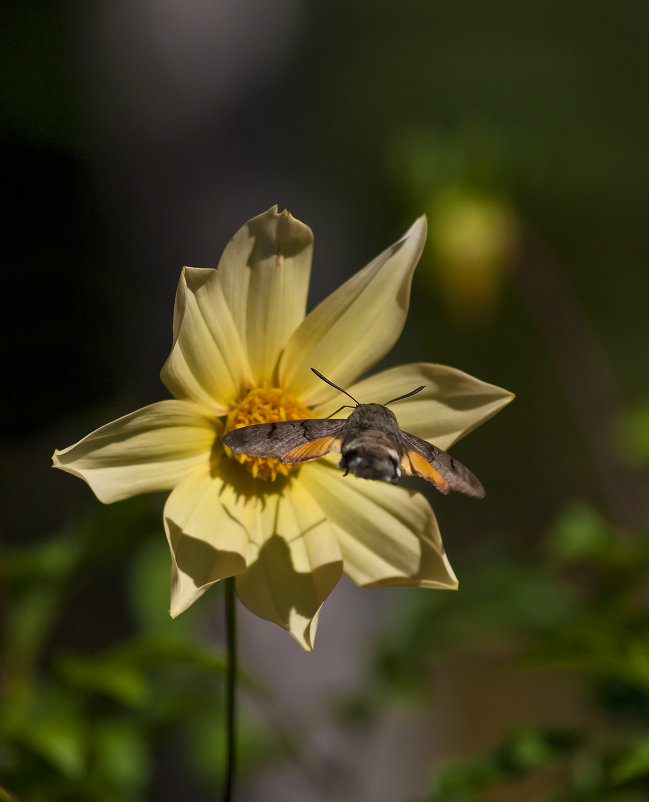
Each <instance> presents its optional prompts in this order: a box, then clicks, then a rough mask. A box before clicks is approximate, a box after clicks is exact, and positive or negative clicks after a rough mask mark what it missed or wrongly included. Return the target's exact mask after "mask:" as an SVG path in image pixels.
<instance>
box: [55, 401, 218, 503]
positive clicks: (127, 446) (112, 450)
mask: <svg viewBox="0 0 649 802" xmlns="http://www.w3.org/2000/svg"><path fill="white" fill-rule="evenodd" d="M220 428H221V427H220V424H219V423H218V422H217V421H216V420H215V419H214V418H213V417H212V416H211V415H210V414H209V411H208V410H206V409H205V407H202V406H200V405H199V404H194V403H193V402H191V401H160V402H159V403H157V404H151V405H150V406H148V407H143V408H142V409H138V410H137V411H136V412H131V414H130V415H125V416H124V417H122V418H118V419H117V420H115V421H112V422H111V423H107V424H106V425H105V426H102V427H101V428H100V429H96V430H95V431H94V432H92V433H91V434H89V435H87V436H86V437H84V438H83V440H80V441H79V442H78V443H75V444H74V445H72V446H69V447H68V448H64V449H62V450H61V451H59V450H56V451H55V452H54V455H53V457H52V464H53V467H55V468H61V469H62V470H64V471H67V472H68V473H71V474H74V475H75V476H78V477H80V478H81V479H83V480H84V481H85V482H87V483H88V484H89V485H90V487H91V489H92V491H93V493H94V494H95V495H96V496H97V498H98V499H99V500H100V501H103V502H104V503H109V502H111V501H118V500H119V499H123V498H129V497H130V496H136V495H138V494H139V493H148V492H151V491H154V490H169V489H170V488H172V487H174V486H175V485H177V484H178V483H179V482H180V481H182V479H184V477H185V476H187V475H188V474H190V473H192V472H193V471H194V470H196V468H197V467H199V466H201V465H203V466H207V465H209V461H210V455H211V451H212V448H213V446H214V442H215V440H216V437H217V433H219V432H220Z"/></svg>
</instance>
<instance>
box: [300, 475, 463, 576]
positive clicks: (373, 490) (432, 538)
mask: <svg viewBox="0 0 649 802" xmlns="http://www.w3.org/2000/svg"><path fill="white" fill-rule="evenodd" d="M300 482H301V483H303V484H304V486H305V488H306V489H307V490H308V492H309V493H310V494H311V495H312V496H313V498H314V499H315V500H316V501H317V503H318V504H319V506H320V507H321V508H322V510H323V512H324V513H325V514H326V516H327V518H329V520H330V521H332V522H333V523H334V524H335V525H336V527H337V534H338V543H339V545H340V549H341V551H342V554H343V558H344V560H345V573H346V574H347V575H348V576H349V577H350V578H351V579H353V580H354V582H356V583H357V584H359V585H364V586H370V585H417V586H420V587H430V588H447V589H455V588H457V584H458V583H457V578H456V577H455V574H454V573H453V569H452V568H451V565H450V563H449V561H448V559H447V557H446V554H445V552H444V547H443V546H442V539H441V536H440V533H439V529H438V526H437V521H436V520H435V516H434V514H433V511H432V510H431V508H430V505H429V504H428V502H427V501H426V499H425V498H424V497H423V496H422V495H421V494H419V493H416V492H414V491H412V490H408V489H406V488H404V487H395V486H394V485H389V484H386V483H385V482H374V481H369V480H365V479H358V478H356V477H354V476H351V475H350V476H346V477H343V475H342V474H341V473H340V471H339V470H337V469H336V468H333V467H332V466H331V465H328V464H327V463H325V462H320V463H316V462H314V463H310V464H309V465H305V466H303V467H302V469H301V474H300Z"/></svg>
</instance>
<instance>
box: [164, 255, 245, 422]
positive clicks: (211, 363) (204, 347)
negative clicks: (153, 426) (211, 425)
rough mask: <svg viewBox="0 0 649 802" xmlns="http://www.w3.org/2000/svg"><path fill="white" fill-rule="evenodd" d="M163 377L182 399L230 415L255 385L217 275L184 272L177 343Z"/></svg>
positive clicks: (177, 311)
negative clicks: (244, 389)
mask: <svg viewBox="0 0 649 802" xmlns="http://www.w3.org/2000/svg"><path fill="white" fill-rule="evenodd" d="M160 377H161V379H162V381H163V382H164V384H165V386H166V387H167V389H168V390H169V391H170V392H171V393H172V395H174V396H175V397H176V398H183V399H190V400H192V401H199V402H201V403H203V404H205V405H206V406H208V407H210V408H211V409H213V410H214V412H215V413H216V414H218V415H224V414H225V413H227V411H228V407H229V405H230V404H231V403H232V402H233V401H234V400H235V399H236V398H237V397H238V396H239V394H240V392H241V386H242V384H251V379H250V368H249V366H248V360H247V358H246V354H245V351H244V348H243V345H242V343H241V338H240V337H239V332H238V331H237V327H236V326H235V323H234V319H233V317H232V313H231V311H230V308H229V306H228V304H227V303H226V300H225V295H224V294H223V288H222V287H221V284H220V282H219V280H218V278H217V273H216V270H211V269H207V268H199V267H184V268H183V271H182V274H181V276H180V281H179V282H178V291H177V293H176V304H175V308H174V344H173V346H172V349H171V353H170V354H169V357H168V358H167V361H166V362H165V364H164V365H163V368H162V371H161V373H160Z"/></svg>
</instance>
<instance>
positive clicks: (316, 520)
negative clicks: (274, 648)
mask: <svg viewBox="0 0 649 802" xmlns="http://www.w3.org/2000/svg"><path fill="white" fill-rule="evenodd" d="M263 514H264V520H263V523H262V527H263V529H264V531H263V532H262V531H261V528H260V531H259V536H260V540H259V541H258V545H259V547H260V548H259V552H258V555H257V558H256V560H255V561H254V562H253V563H252V564H251V565H250V567H249V568H248V570H247V571H245V572H244V573H242V574H239V576H237V593H238V595H239V598H240V599H241V601H242V602H243V603H244V604H245V605H246V607H247V608H248V609H249V610H251V611H252V612H253V613H255V614H256V615H258V616H260V617H261V618H266V619H268V620H269V621H274V622H275V623H276V624H279V625H280V626H281V627H284V628H285V629H287V630H288V631H289V632H290V633H291V635H292V636H293V637H294V638H295V639H296V640H297V641H298V643H300V645H301V646H303V647H304V648H305V649H311V648H313V643H314V640H315V633H316V628H317V621H318V615H319V612H320V608H321V607H322V604H323V603H324V601H325V599H326V598H327V596H328V595H329V593H331V591H332V590H333V588H334V586H335V585H336V583H337V582H338V580H339V579H340V575H341V574H342V556H341V554H340V550H339V548H338V544H337V542H336V539H335V537H334V533H333V527H332V526H331V525H330V523H329V522H328V521H327V520H326V518H325V516H324V515H323V513H322V510H321V509H320V507H319V506H318V505H317V504H316V503H315V502H314V500H313V498H312V497H311V496H310V495H309V493H307V492H306V490H305V489H304V487H303V486H302V483H301V481H300V479H299V478H298V479H297V480H291V482H290V483H289V484H287V485H286V488H285V490H284V492H283V493H282V494H281V496H279V497H276V498H274V499H272V502H271V503H268V504H267V506H266V508H265V510H264V513H263ZM261 538H263V539H261Z"/></svg>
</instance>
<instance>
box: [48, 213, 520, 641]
mask: <svg viewBox="0 0 649 802" xmlns="http://www.w3.org/2000/svg"><path fill="white" fill-rule="evenodd" d="M425 237H426V221H425V218H423V217H422V218H420V219H419V220H417V221H416V222H415V223H414V225H413V226H412V227H411V228H410V229H409V230H408V231H407V232H406V234H405V235H404V236H403V237H402V238H401V239H400V240H399V241H398V242H396V243H395V244H394V245H392V246H391V247H390V248H388V249H387V250H386V251H384V252H383V253H382V254H380V255H379V256H378V257H377V258H376V259H374V260H373V261H372V262H370V264H368V265H367V266H366V267H365V268H364V269H363V270H361V271H360V272H358V273H356V275H354V276H352V278H350V279H349V281H347V282H345V284H343V285H342V286H341V287H339V288H338V289H337V290H336V291H335V292H333V293H332V294H331V295H330V296H329V297H328V298H326V299H325V300H324V301H323V302H322V303H321V304H320V305H319V306H317V307H316V308H315V309H314V310H313V311H312V312H310V313H309V314H308V315H306V316H305V313H306V297H307V291H308V286H309V277H310V270H311V255H312V249H313V235H312V233H311V230H310V229H309V228H308V227H307V226H305V225H304V224H303V223H300V222H299V221H298V220H295V218H293V217H292V216H291V215H290V214H289V213H288V212H287V211H284V212H282V213H278V212H277V207H273V208H272V209H270V210H269V211H267V212H266V213H264V214H262V215H260V216H259V217H255V218H254V219H252V220H251V221H250V222H248V223H247V224H246V225H244V226H243V228H241V229H240V230H239V232H238V233H237V234H236V235H235V236H234V238H233V239H232V240H231V241H230V243H229V244H228V246H227V247H226V249H225V251H224V253H223V256H222V257H221V261H220V262H219V265H218V269H217V270H213V269H202V268H192V267H186V268H184V269H183V272H182V275H181V278H180V283H179V285H178V292H177V295H176V305H175V309H174V324H173V329H174V337H173V347H172V349H171V353H170V355H169V358H168V359H167V361H166V363H165V365H164V367H163V369H162V373H161V377H162V381H163V382H164V384H165V385H166V386H167V388H168V389H169V390H170V392H171V393H172V395H173V396H174V400H168V401H160V402H158V403H156V404H152V405H150V406H147V407H144V408H143V409H139V410H137V411H136V412H132V413H131V414H130V415H125V416H124V417H122V418H119V419H118V420H116V421H113V422H112V423H108V424H107V425H106V426H102V427H101V428H100V429H97V430H96V431H94V432H92V433H91V434H89V435H88V436H87V437H85V438H84V439H83V440H80V441H79V442H78V443H76V444H75V445H72V446H70V447H68V448H66V449H63V450H62V451H55V453H54V457H53V463H54V466H55V467H57V468H62V469H63V470H65V471H68V472H69V473H72V474H74V475H76V476H79V477H81V478H82V479H84V480H85V481H86V482H87V483H88V484H89V485H90V487H91V488H92V490H93V491H94V493H95V495H96V496H97V498H99V499H100V501H103V502H112V501H117V500H119V499H123V498H127V497H129V496H133V495H136V494H138V493H145V492H149V491H155V490H171V491H172V492H171V493H170V495H169V497H168V499H167V502H166V505H165V509H164V525H165V529H166V533H167V539H168V541H169V547H170V549H171V558H172V578H171V615H172V616H176V615H178V614H179V613H181V612H182V611H183V610H185V609H187V607H189V606H190V605H191V604H192V603H193V602H194V601H196V599H198V598H199V597H200V596H201V595H202V594H203V593H204V592H205V591H206V590H207V589H208V588H209V587H210V586H211V585H213V584H214V583H215V582H218V581H219V580H220V579H223V578H225V577H228V576H232V575H235V576H236V587H237V594H238V596H239V598H240V600H241V601H242V602H243V603H244V604H245V605H246V606H247V607H248V608H249V609H250V610H251V611H252V612H254V613H256V614H257V615H259V616H261V617H262V618H266V619H268V620H270V621H274V622H276V623H277V624H279V625H280V626H282V627H285V628H286V629H287V630H289V632H290V633H291V635H293V637H294V638H296V640H298V642H299V643H300V644H302V646H303V647H304V648H306V649H310V648H312V646H313V642H314V638H315V631H316V626H317V619H318V614H319V611H320V608H321V607H322V604H323V602H324V601H325V599H326V598H327V596H328V595H329V593H330V592H331V590H332V589H333V588H334V586H335V585H336V583H337V582H338V580H339V578H340V575H341V573H342V572H343V571H344V572H345V573H346V574H347V575H348V576H349V577H351V579H353V580H354V581H355V582H357V583H358V584H359V585H363V586H379V585H418V586H422V587H432V588H456V587H457V579H456V578H455V575H454V573H453V570H452V568H451V566H450V564H449V562H448V560H447V558H446V555H445V553H444V549H443V547H442V541H441V538H440V534H439V530H438V527H437V522H436V521H435V517H434V515H433V512H432V510H431V508H430V506H429V504H428V502H427V501H426V499H425V498H424V497H423V496H422V495H420V494H419V493H416V492H414V491H412V490H408V489H406V488H403V487H398V486H393V485H388V484H386V483H384V482H374V481H367V480H364V479H358V478H356V477H354V476H351V475H350V476H347V477H343V475H342V472H341V471H340V470H338V469H337V467H336V465H335V460H333V461H331V460H330V459H329V458H324V459H321V460H315V461H313V462H309V463H305V464H303V465H301V466H299V467H295V468H293V467H291V466H285V465H282V464H281V463H279V462H277V461H274V460H268V459H261V458H255V459H251V458H249V457H242V456H239V457H236V458H232V456H231V455H228V454H227V453H226V451H225V449H224V447H223V445H222V444H221V436H222V435H223V433H224V432H225V431H226V430H229V429H231V428H235V427H238V426H242V425H247V424H251V423H262V422H264V421H271V420H285V419H299V418H305V417H326V416H327V415H329V414H331V412H332V411H334V410H335V409H336V408H337V407H338V406H339V405H340V403H341V400H340V396H339V394H338V393H337V392H336V391H335V390H334V389H333V388H332V387H330V386H329V385H327V384H325V383H324V382H322V381H321V380H320V379H318V378H317V377H316V376H315V375H314V374H313V373H312V372H311V370H310V369H309V368H310V367H311V366H314V367H317V368H318V370H320V371H322V372H323V373H324V374H325V375H326V376H329V377H331V378H332V379H333V380H334V381H335V382H336V383H338V384H340V385H341V386H342V387H345V389H347V390H349V392H350V393H351V394H352V395H354V396H355V397H356V398H358V399H359V400H361V401H369V402H374V401H378V402H381V401H383V402H385V401H386V400H388V399H389V398H391V397H393V396H394V395H395V394H399V393H402V392H404V393H405V392H407V391H408V390H410V389H412V388H414V387H417V386H418V385H421V384H423V385H425V389H424V390H423V391H422V392H421V393H419V394H418V395H416V396H413V397H412V398H409V399H406V400H404V401H401V402H399V406H398V410H397V415H398V418H399V423H400V425H401V427H402V428H403V429H405V430H406V431H409V432H412V433H413V434H416V435H418V436H419V437H423V438H425V439H426V440H430V441H431V442H434V443H435V445H437V446H439V447H440V448H442V449H447V448H448V447H449V446H450V445H451V444H452V443H454V442H455V441H456V440H457V439H458V438H460V437H461V436H463V435H464V434H466V433H467V432H470V431H471V430H472V429H475V428H476V426H478V425H479V424H480V423H482V422H483V421H484V420H486V419H487V418H489V417H491V416H492V415H494V414H495V413H496V412H497V411H498V410H499V409H501V408H502V407H503V406H504V405H505V404H507V403H508V402H509V401H510V400H511V398H512V396H511V394H510V393H508V392H506V391H505V390H502V389H499V388H498V387H494V386H493V385H490V384H485V383H483V382H481V381H479V380H477V379H474V378H472V377H471V376H468V375H466V374H465V373H461V372H460V371H458V370H454V369H453V368H448V367H444V366H441V365H431V364H426V363H416V364H411V365H404V366H402V367H398V368H392V369H390V370H385V371H382V372H381V373H377V374H376V375H374V376H371V377H369V378H367V379H364V380H363V381H359V382H357V381H356V380H357V379H358V377H359V376H360V375H361V374H362V373H363V372H364V371H366V370H367V369H368V368H369V367H370V366H371V365H372V364H373V363H375V362H377V361H378V360H379V359H381V358H382V357H383V356H384V355H385V354H386V353H387V352H388V351H389V350H390V348H391V347H392V346H393V345H394V343H395V342H396V340H397V338H398V337H399V334H400V333H401V330H402V328H403V325H404V322H405V319H406V314H407V310H408V303H409V296H410V284H411V280H412V274H413V271H414V268H415V265H416V264H417V261H418V259H419V256H420V254H421V251H422V249H423V246H424V242H425Z"/></svg>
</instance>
